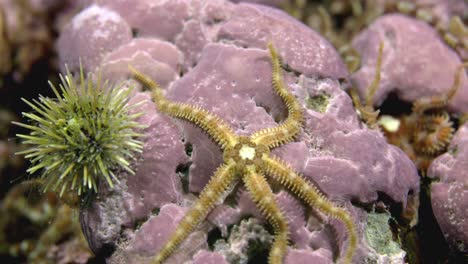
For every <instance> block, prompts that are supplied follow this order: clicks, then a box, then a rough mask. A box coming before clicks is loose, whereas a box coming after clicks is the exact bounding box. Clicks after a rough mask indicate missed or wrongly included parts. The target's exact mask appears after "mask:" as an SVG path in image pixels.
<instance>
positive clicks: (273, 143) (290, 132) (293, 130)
mask: <svg viewBox="0 0 468 264" xmlns="http://www.w3.org/2000/svg"><path fill="white" fill-rule="evenodd" d="M268 49H269V50H270V57H271V64H272V66H273V73H272V84H273V88H274V89H275V92H276V93H277V94H278V95H279V96H280V97H281V99H282V100H283V102H284V103H285V104H286V107H287V108H288V118H287V119H286V120H285V121H284V122H283V123H282V124H281V125H279V126H277V127H273V128H266V129H263V130H260V131H258V132H256V133H254V134H253V135H252V137H251V138H252V141H253V142H255V143H257V144H263V145H266V146H268V147H269V148H271V147H277V146H279V145H281V144H284V143H287V142H290V141H292V140H293V139H294V137H295V136H296V135H297V134H298V133H299V132H300V131H301V127H302V122H303V116H302V110H301V107H300V105H299V103H298V102H297V100H296V98H295V97H294V95H293V94H291V92H289V90H288V89H287V88H286V86H285V84H284V82H283V79H282V77H281V73H282V72H281V64H280V60H279V57H278V54H277V52H276V50H275V48H274V47H273V45H272V44H271V43H269V44H268Z"/></svg>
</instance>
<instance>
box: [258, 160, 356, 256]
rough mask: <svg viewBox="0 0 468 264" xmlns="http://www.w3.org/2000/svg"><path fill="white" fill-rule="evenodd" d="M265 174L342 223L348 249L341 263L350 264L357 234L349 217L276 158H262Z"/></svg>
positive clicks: (344, 211)
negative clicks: (346, 236)
mask: <svg viewBox="0 0 468 264" xmlns="http://www.w3.org/2000/svg"><path fill="white" fill-rule="evenodd" d="M263 161H264V163H265V172H266V173H267V174H268V175H271V176H272V177H273V178H274V179H276V180H277V181H279V182H280V183H281V184H282V185H284V186H286V187H287V188H288V189H290V190H291V191H292V192H294V193H295V194H297V195H298V196H299V197H300V198H301V199H302V200H304V201H305V202H306V203H307V204H308V205H309V206H311V207H312V208H315V209H317V210H319V211H321V212H322V213H324V214H326V215H328V216H330V217H332V218H336V219H338V220H340V221H342V222H343V223H344V225H345V228H346V232H347V235H348V247H347V249H346V252H345V254H344V256H343V257H342V263H351V262H352V258H353V254H354V252H355V251H356V246H357V234H356V227H355V225H354V221H353V219H352V218H351V215H350V214H349V213H348V212H347V211H346V210H344V209H343V208H341V207H338V206H336V205H334V204H333V203H332V202H330V201H329V200H328V199H327V198H326V197H325V196H324V195H323V194H322V193H321V192H320V191H319V190H318V189H317V188H316V187H315V186H314V185H313V184H312V183H310V182H308V181H307V180H305V179H303V178H302V176H300V175H299V174H298V173H296V172H295V171H294V170H293V169H292V168H291V167H290V166H288V165H287V164H286V163H284V162H283V161H280V160H279V159H276V158H268V157H265V158H263Z"/></svg>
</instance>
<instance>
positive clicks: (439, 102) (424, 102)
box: [413, 62, 468, 114]
mask: <svg viewBox="0 0 468 264" xmlns="http://www.w3.org/2000/svg"><path fill="white" fill-rule="evenodd" d="M465 68H468V62H465V63H463V64H460V65H459V66H458V67H457V70H456V72H455V76H454V79H453V84H452V87H450V89H449V90H448V92H447V93H446V94H443V95H436V96H431V97H423V98H421V99H419V100H416V101H415V102H414V103H413V112H415V113H418V114H423V113H424V112H425V111H427V110H429V109H435V108H441V107H444V106H446V105H447V104H448V103H449V101H450V100H451V99H452V98H453V96H454V95H455V94H456V93H457V90H458V89H459V88H460V78H461V76H462V72H463V74H464V73H465V71H464V69H465Z"/></svg>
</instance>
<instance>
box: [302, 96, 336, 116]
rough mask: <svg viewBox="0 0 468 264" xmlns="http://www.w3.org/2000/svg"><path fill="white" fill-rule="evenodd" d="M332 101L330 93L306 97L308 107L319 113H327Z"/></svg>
mask: <svg viewBox="0 0 468 264" xmlns="http://www.w3.org/2000/svg"><path fill="white" fill-rule="evenodd" d="M329 101H330V95H328V94H319V95H315V96H312V97H308V98H307V99H306V107H307V108H309V109H311V110H314V111H316V112H319V113H325V112H326V111H327V108H328V104H329Z"/></svg>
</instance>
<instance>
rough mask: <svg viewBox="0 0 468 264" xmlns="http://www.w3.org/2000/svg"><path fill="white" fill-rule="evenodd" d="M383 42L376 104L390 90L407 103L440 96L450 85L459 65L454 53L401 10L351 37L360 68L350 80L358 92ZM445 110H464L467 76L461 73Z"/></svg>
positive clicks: (363, 87) (371, 75)
mask: <svg viewBox="0 0 468 264" xmlns="http://www.w3.org/2000/svg"><path fill="white" fill-rule="evenodd" d="M381 42H382V43H383V44H384V51H383V58H382V72H381V81H380V86H379V89H378V90H377V93H376V95H375V97H374V104H375V105H380V104H382V102H383V101H384V100H385V98H387V96H388V95H389V94H390V93H395V94H396V95H397V96H398V98H400V99H401V100H403V101H407V102H413V101H415V100H417V99H419V98H421V97H427V96H435V95H442V94H444V93H446V92H447V91H448V89H450V87H451V86H452V83H453V78H454V75H455V71H456V68H457V67H458V66H459V65H460V64H461V63H462V61H461V60H460V58H459V57H458V55H457V53H456V52H455V51H453V50H452V49H450V48H449V47H448V46H447V45H446V44H445V43H444V42H443V41H442V39H441V38H440V37H439V35H438V33H437V32H436V31H435V30H434V29H433V28H431V27H430V26H429V25H428V24H426V23H425V22H423V21H419V20H416V19H414V18H410V17H407V16H405V15H401V14H390V15H385V16H382V17H380V18H378V19H377V20H376V21H375V22H374V23H372V24H371V25H370V26H369V27H368V28H367V29H366V30H364V31H363V32H361V33H360V34H359V35H358V36H356V37H355V38H354V40H353V47H354V48H355V49H356V50H357V51H358V52H359V54H361V59H362V67H361V68H360V69H359V70H358V71H357V72H356V73H354V74H353V76H352V80H353V82H354V84H355V87H356V88H357V89H358V90H359V92H360V93H361V95H364V94H365V91H366V89H367V87H368V85H369V84H370V83H371V82H372V80H373V79H374V73H375V64H376V61H377V55H378V48H379V43H381ZM441 65H443V67H441ZM448 108H449V110H451V111H454V112H462V113H463V112H468V81H467V78H466V75H464V74H463V75H462V78H461V85H460V88H459V89H458V91H457V94H456V96H455V97H454V98H453V100H451V101H450V102H449V105H448Z"/></svg>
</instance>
